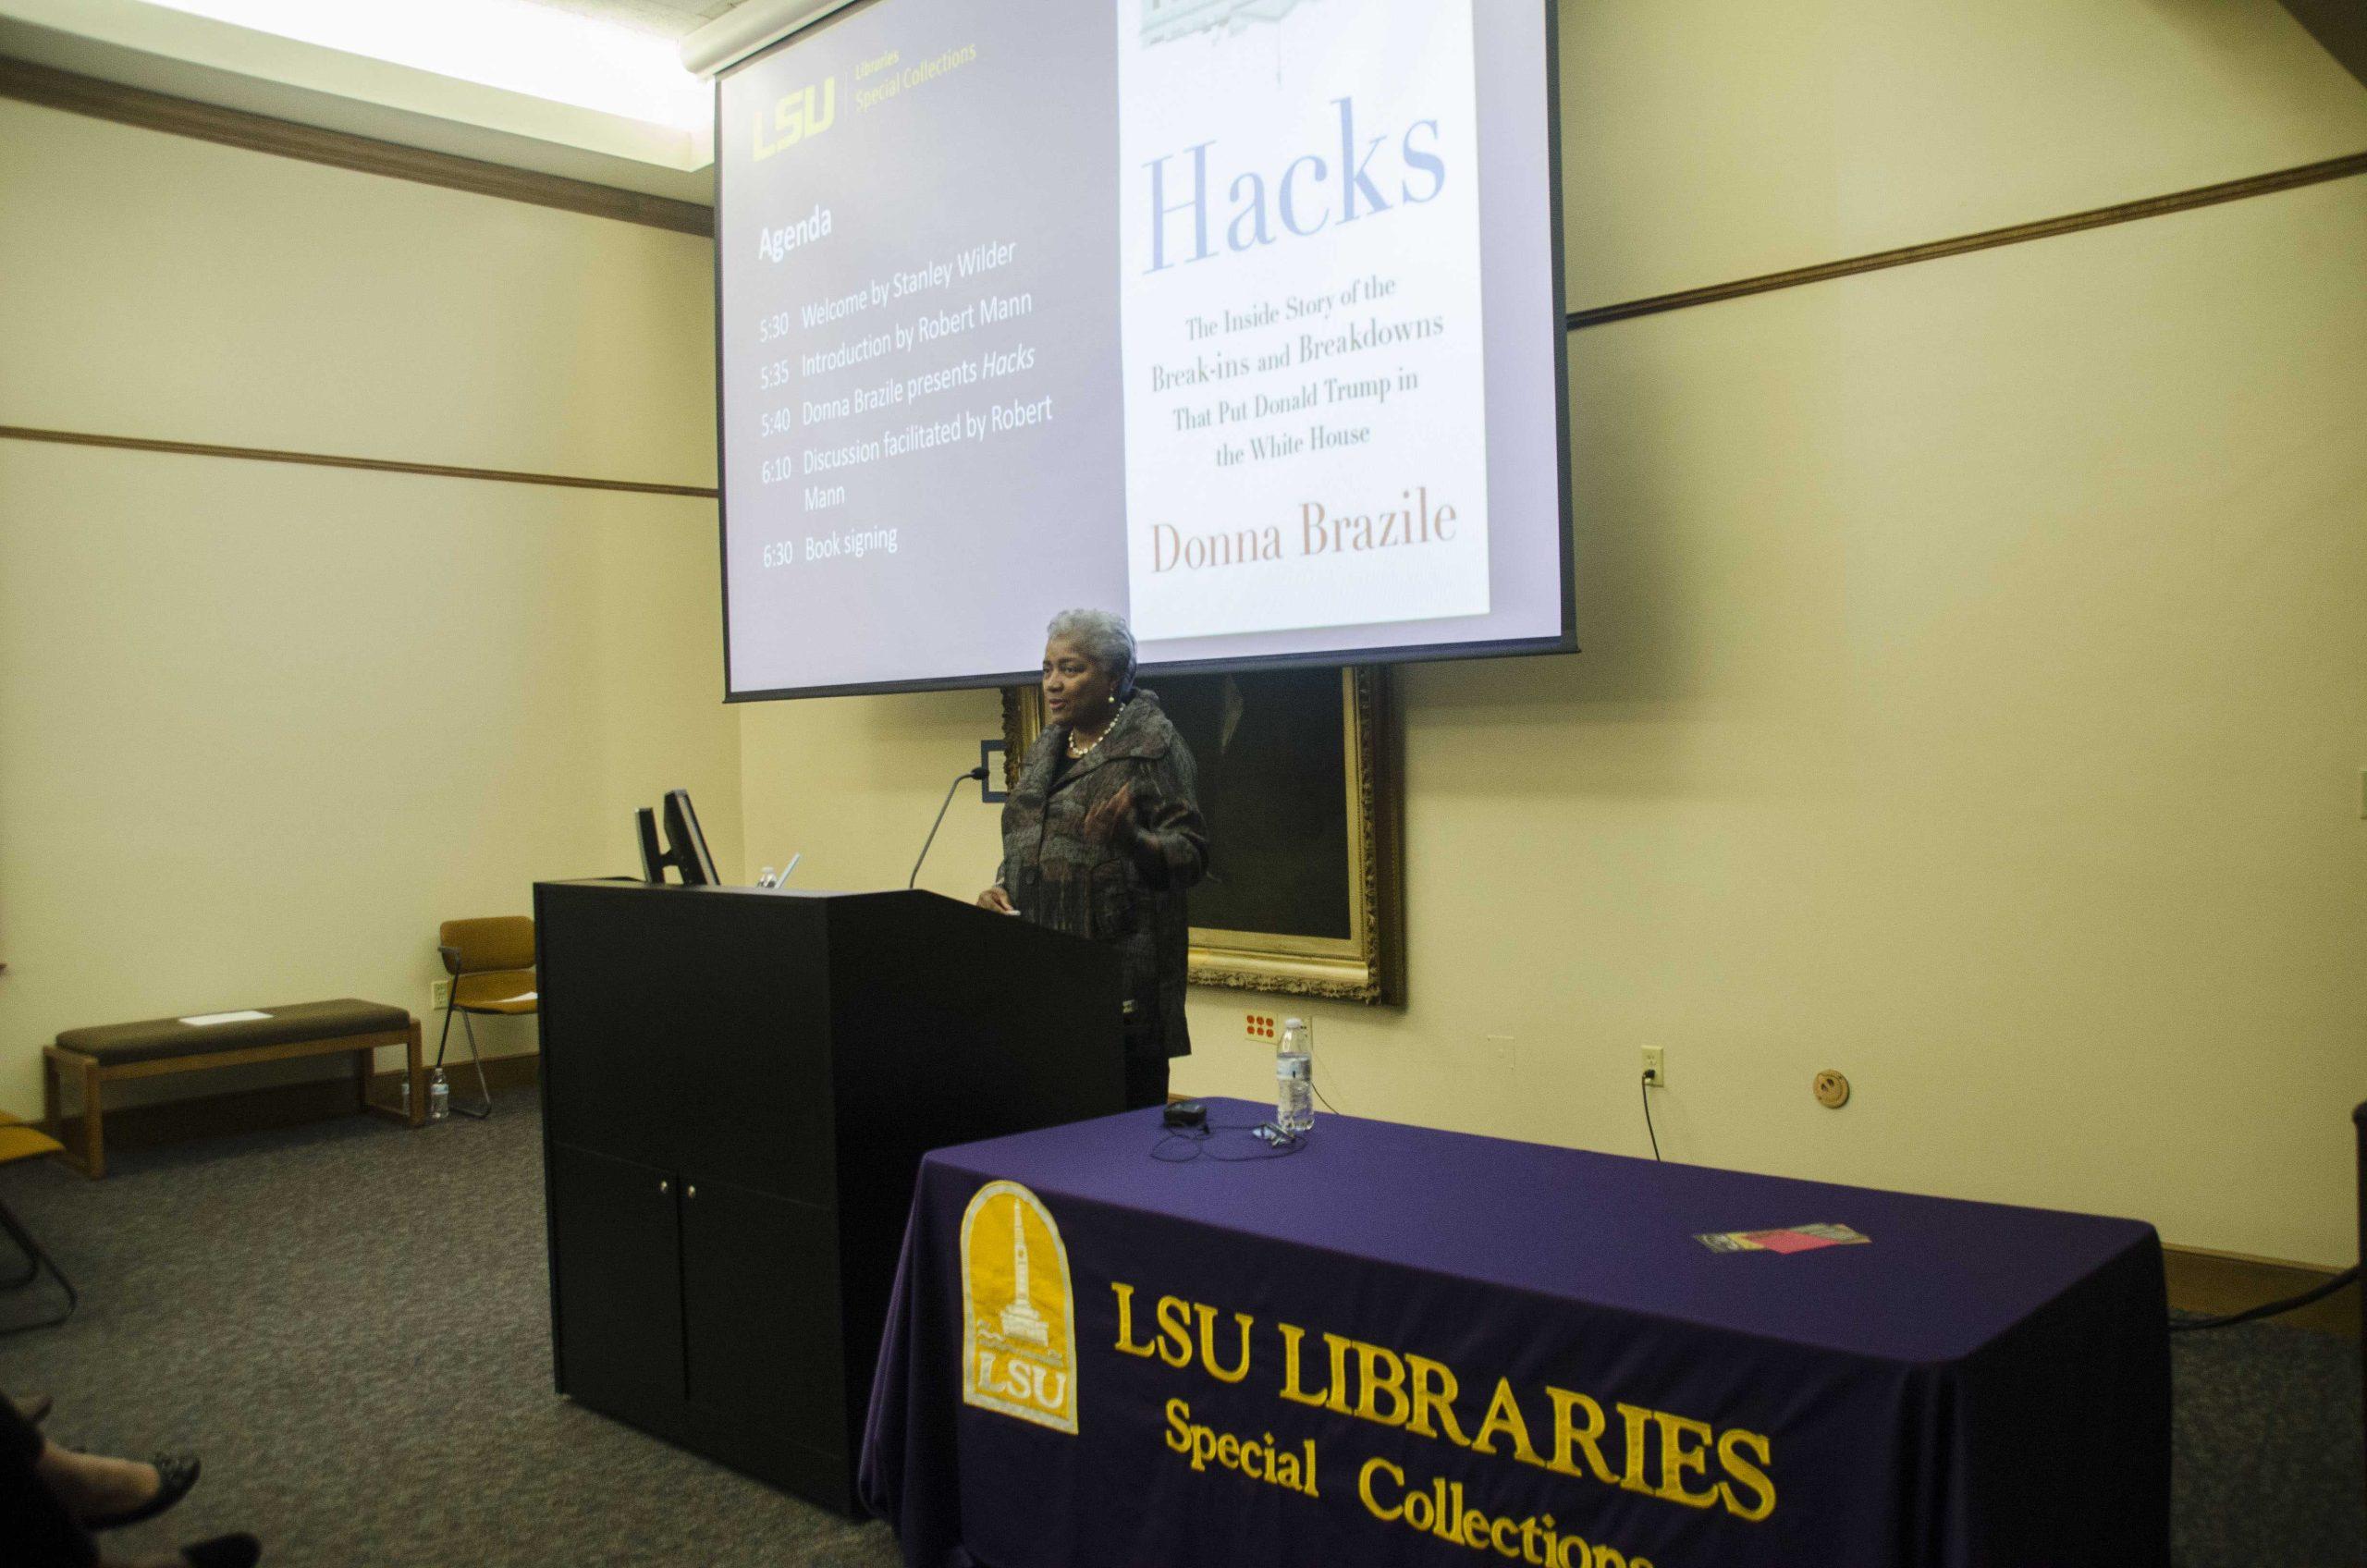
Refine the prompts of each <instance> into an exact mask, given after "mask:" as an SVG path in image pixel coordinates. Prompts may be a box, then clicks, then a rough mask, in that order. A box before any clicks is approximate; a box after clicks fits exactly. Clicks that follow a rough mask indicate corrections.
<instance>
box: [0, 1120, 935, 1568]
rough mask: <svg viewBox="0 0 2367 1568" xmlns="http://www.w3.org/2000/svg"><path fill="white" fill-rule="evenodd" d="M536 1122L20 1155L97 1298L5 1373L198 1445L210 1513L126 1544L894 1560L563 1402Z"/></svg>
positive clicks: (0, 1374)
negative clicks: (243, 1536)
mask: <svg viewBox="0 0 2367 1568" xmlns="http://www.w3.org/2000/svg"><path fill="white" fill-rule="evenodd" d="M541 1121H542V1118H541V1115H540V1109H539V1107H538V1105H537V1104H536V1101H535V1097H534V1095H533V1091H531V1090H526V1091H521V1092H516V1093H510V1094H506V1095H503V1096H499V1097H498V1099H497V1109H495V1112H494V1116H493V1120H491V1121H484V1122H474V1121H463V1120H461V1119H460V1118H457V1117H456V1118H454V1119H453V1120H452V1121H448V1122H445V1123H443V1124H441V1125H437V1126H434V1127H429V1128H426V1129H424V1130H423V1131H421V1132H418V1133H412V1132H409V1131H407V1130H405V1129H403V1128H400V1127H396V1126H392V1125H390V1124H388V1123H386V1122H384V1121H378V1120H377V1119H375V1118H371V1119H368V1120H366V1121H365V1120H363V1119H362V1118H359V1117H356V1118H349V1119H346V1120H343V1121H328V1122H320V1123H315V1124H313V1125H311V1126H307V1127H301V1128H297V1129H292V1130H289V1131H287V1132H280V1133H259V1134H255V1135H252V1136H247V1137H235V1138H222V1139H215V1140H211V1141H207V1142H203V1143H197V1144H188V1145H180V1146H178V1147H175V1148H169V1149H157V1150H152V1151H146V1152H128V1153H124V1154H121V1155H119V1156H118V1155H116V1154H114V1153H113V1152H112V1151H110V1155H109V1159H108V1164H109V1166H110V1167H111V1169H112V1170H113V1172H114V1173H113V1174H111V1175H109V1177H108V1178H107V1180H105V1181H104V1182H86V1181H84V1180H83V1179H82V1178H81V1177H80V1176H77V1175H74V1174H73V1173H72V1172H70V1171H67V1170H64V1169H63V1168H61V1167H59V1166H57V1165H55V1163H54V1162H43V1163H42V1164H39V1165H31V1166H17V1167H11V1168H9V1169H8V1170H5V1171H0V1198H5V1199H6V1202H7V1203H8V1204H9V1206H10V1207H13V1208H14V1209H15V1210H16V1211H17V1214H18V1217H19V1218H20V1219H23V1220H24V1221H25V1223H26V1226H27V1228H28V1229H30V1230H31V1231H32V1232H33V1234H34V1235H36V1236H38V1237H40V1238H41V1240H42V1242H43V1244H44V1245H46V1246H47V1247H48V1248H49V1249H50V1250H51V1251H52V1252H53V1253H55V1254H56V1255H57V1258H58V1261H59V1262H60V1263H61V1264H62V1265H63V1266H64V1267H65V1268H66V1271H67V1273H68V1274H70V1275H72V1276H73V1278H74V1281H75V1283H77V1284H78V1285H80V1286H81V1288H82V1292H83V1305H82V1309H81V1311H80V1313H79V1314H78V1315H77V1316H76V1317H74V1318H73V1320H72V1321H71V1322H69V1323H67V1325H66V1326H65V1327H64V1328H62V1329H44V1330H37V1331H35V1332H34V1333H31V1334H29V1335H18V1336H17V1337H16V1338H14V1339H11V1340H0V1388H6V1389H7V1390H11V1391H24V1390H33V1389H43V1390H49V1391H50V1392H52V1393H54V1394H55V1396H56V1399H57V1413H56V1415H53V1416H52V1417H51V1418H50V1423H49V1427H50V1431H51V1433H52V1435H53V1436H55V1437H56V1438H57V1439H58V1440H60V1441H62V1442H66V1443H68V1444H69V1445H71V1446H74V1447H78V1448H87V1449H98V1450H104V1451H107V1452H119V1453H128V1454H135V1455H145V1454H147V1453H149V1452H152V1451H153V1450H154V1449H156V1448H159V1447H170V1448H188V1449H192V1450H195V1451H196V1452H200V1453H201V1454H202V1455H203V1457H204V1460H205V1475H204V1477H203V1479H202V1481H201V1482H200V1484H199V1486H198V1488H197V1490H196V1491H195V1492H194V1493H192V1494H191V1495H190V1500H189V1501H187V1502H185V1503H183V1504H182V1505H181V1506H180V1507H179V1508H178V1509H177V1510H175V1511H174V1513H172V1514H171V1515H169V1516H168V1517H167V1518H166V1519H164V1520H160V1521H158V1522H156V1523H155V1524H153V1525H145V1526H142V1527H141V1529H140V1530H139V1531H137V1532H130V1533H129V1535H130V1537H131V1538H132V1540H134V1541H137V1542H140V1543H148V1544H151V1547H152V1550H153V1549H163V1548H168V1547H169V1546H171V1545H174V1544H177V1543H178V1542H181V1541H185V1540H194V1539H198V1538H200V1537H204V1536H209V1535H215V1534H218V1533H220V1532H223V1531H227V1530H235V1529H247V1530H252V1531H253V1532H254V1533H255V1534H256V1535H258V1536H261V1537H263V1540H264V1562H265V1563H267V1564H324V1565H325V1564H336V1565H338V1568H369V1565H371V1564H377V1563H393V1564H403V1565H406V1568H409V1565H413V1564H418V1565H431V1564H432V1565H436V1568H458V1565H460V1564H477V1563H484V1564H489V1565H502V1568H509V1565H513V1564H515V1565H520V1568H523V1565H526V1564H537V1565H539V1564H551V1565H554V1568H556V1565H559V1564H595V1565H600V1568H624V1565H627V1564H635V1565H640V1564H650V1565H656V1564H666V1565H668V1568H672V1565H678V1564H692V1563H695V1564H700V1565H701V1568H705V1565H709V1564H712V1565H715V1568H739V1565H742V1564H746V1565H749V1568H755V1565H758V1564H761V1565H763V1568H782V1565H783V1564H790V1563H813V1564H816V1565H823V1568H856V1565H864V1568H886V1565H888V1564H891V1563H895V1562H898V1561H899V1558H898V1556H897V1552H896V1543H895V1539H894V1537H892V1536H891V1535H889V1532H888V1530H887V1528H886V1526H884V1525H877V1524H872V1525H856V1524H853V1523H852V1522H851V1521H848V1520H846V1519H842V1518H840V1517H839V1516H838V1515H836V1514H833V1513H828V1512H826V1511H824V1510H822V1509H818V1508H815V1507H812V1506H810V1505H808V1504H806V1503H803V1502H801V1501H797V1500H795V1499H793V1498H789V1497H785V1496H783V1495H782V1494H781V1493H779V1492H777V1491H774V1490H772V1489H771V1488H767V1487H765V1486H761V1485H759V1484H757V1483H756V1482H754V1481H749V1480H745V1479H743V1478H742V1477H741V1476H736V1475H733V1474H732V1473H731V1472H730V1471H728V1470H724V1469H722V1468H720V1467H718V1466H717V1465H714V1464H708V1463H707V1462H705V1460H702V1459H699V1458H696V1457H695V1456H693V1455H692V1454H689V1453H685V1452H682V1451H681V1450H679V1449H676V1448H672V1447H669V1446H668V1445H667V1444H665V1443H662V1442H659V1441H656V1439H650V1438H646V1437H644V1436H642V1435H641V1434H640V1433H638V1432H635V1431H633V1430H632V1429H630V1428H629V1427H622V1426H619V1425H618V1424H617V1423H615V1422H612V1421H608V1420H605V1419H603V1418H601V1417H600V1416H597V1415H593V1414H591V1413H590V1412H588V1411H584V1410H580V1409H578V1408H576V1407H575V1406H574V1405H572V1404H570V1403H568V1402H567V1401H565V1400H562V1399H560V1398H558V1396H556V1395H555V1394H553V1393H552V1391H551V1361H550V1295H549V1288H548V1276H547V1274H546V1270H545V1268H544V1245H545V1231H544V1228H543V1169H542V1142H541V1135H540V1133H541ZM13 1305H15V1304H14V1303H13V1302H6V1300H5V1298H0V1310H6V1309H7V1308H8V1307H10V1306H13ZM5 1556H6V1552H5V1551H0V1558H5Z"/></svg>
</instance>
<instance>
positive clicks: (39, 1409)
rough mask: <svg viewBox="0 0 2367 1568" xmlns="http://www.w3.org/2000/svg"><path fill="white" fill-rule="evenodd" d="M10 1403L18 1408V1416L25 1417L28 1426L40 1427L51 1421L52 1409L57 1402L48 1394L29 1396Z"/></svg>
mask: <svg viewBox="0 0 2367 1568" xmlns="http://www.w3.org/2000/svg"><path fill="white" fill-rule="evenodd" d="M8 1403H11V1404H13V1405H15V1406H16V1407H17V1414H18V1415H21V1416H23V1417H24V1419H25V1423H26V1425H28V1426H32V1427H38V1426H40V1425H41V1424H42V1423H43V1422H44V1421H46V1420H48V1419H49V1412H50V1408H51V1407H52V1406H53V1405H55V1403H57V1402H56V1401H55V1400H53V1399H51V1398H50V1397H49V1396H48V1395H47V1394H27V1395H26V1396H25V1397H24V1398H22V1399H12V1400H10V1401H9V1402H8Z"/></svg>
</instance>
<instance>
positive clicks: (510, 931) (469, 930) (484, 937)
mask: <svg viewBox="0 0 2367 1568" xmlns="http://www.w3.org/2000/svg"><path fill="white" fill-rule="evenodd" d="M435 943H436V946H435V950H436V952H437V953H438V954H440V955H441V956H442V958H443V960H444V972H445V973H446V974H449V975H450V976H451V977H452V991H451V996H450V998H449V1000H448V1001H447V1002H446V1004H445V1007H444V1032H443V1033H442V1034H441V1035H437V1036H436V1040H435V1065H436V1066H437V1067H442V1066H443V1065H444V1043H445V1042H446V1041H447V1040H448V1039H450V1038H451V1037H452V1014H454V1013H455V1012H457V1013H459V1014H460V1027H461V1029H462V1030H463V1031H464V1032H465V1033H466V1034H467V1035H468V1037H469V1059H470V1060H472V1061H474V1062H475V1063H476V1067H477V1093H478V1094H479V1095H481V1096H484V1104H483V1105H481V1106H479V1107H478V1108H477V1109H474V1110H471V1109H468V1108H467V1107H465V1106H457V1105H456V1106H454V1107H453V1108H452V1109H455V1110H457V1111H459V1112H460V1114H461V1115H463V1116H473V1117H475V1118H477V1119H478V1120H479V1121H483V1120H484V1118H486V1117H488V1116H491V1115H492V1114H493V1090H492V1089H491V1088H490V1087H489V1086H488V1085H487V1084H486V1083H485V1078H484V1058H483V1057H481V1056H479V1055H478V1054H477V1029H476V1025H475V1024H474V1023H472V1022H470V1020H471V1019H472V1018H473V1017H474V1016H475V1015H476V1014H478V1013H484V1014H485V1015H486V1016H488V1017H504V1016H506V1017H512V1018H514V1017H516V1016H517V1015H519V1014H520V1013H527V1012H533V1011H538V1009H539V1007H540V1003H539V1002H538V1000H537V998H536V997H535V994H534V923H533V921H532V920H530V919H528V918H527V917H526V916H524V915H522V914H505V915H501V916H498V917H497V918H495V919H491V920H448V921H446V922H445V923H444V924H443V925H440V926H438V927H436V931H435Z"/></svg>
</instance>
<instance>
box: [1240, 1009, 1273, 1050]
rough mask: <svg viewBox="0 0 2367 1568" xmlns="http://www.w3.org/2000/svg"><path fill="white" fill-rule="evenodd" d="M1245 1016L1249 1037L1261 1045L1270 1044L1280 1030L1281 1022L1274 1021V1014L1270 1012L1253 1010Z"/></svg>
mask: <svg viewBox="0 0 2367 1568" xmlns="http://www.w3.org/2000/svg"><path fill="white" fill-rule="evenodd" d="M1246 1016H1247V1023H1248V1028H1249V1037H1250V1038H1251V1039H1253V1040H1255V1041H1257V1043H1258V1044H1259V1045H1261V1046H1270V1045H1272V1044H1273V1043H1274V1037H1275V1036H1276V1035H1280V1034H1281V1033H1282V1024H1280V1023H1277V1022H1276V1021H1275V1018H1274V1015H1273V1014H1272V1013H1270V1012H1253V1013H1249V1014H1247V1015H1246Z"/></svg>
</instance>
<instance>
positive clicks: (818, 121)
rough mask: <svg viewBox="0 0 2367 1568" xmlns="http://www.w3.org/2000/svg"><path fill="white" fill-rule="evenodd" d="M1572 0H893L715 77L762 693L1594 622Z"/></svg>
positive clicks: (726, 422)
mask: <svg viewBox="0 0 2367 1568" xmlns="http://www.w3.org/2000/svg"><path fill="white" fill-rule="evenodd" d="M1554 78H1555V72H1554V38H1553V25H1552V6H1551V4H1550V3H1549V0H998V3H996V4H994V5H991V6H985V5H979V4H977V3H976V0H867V3H865V4H862V5H857V6H850V7H848V8H846V9H844V10H841V11H840V12H838V13H836V14H834V15H832V16H830V17H828V18H826V19H824V20H822V21H820V22H818V23H816V24H815V25H813V26H811V27H809V28H806V29H805V30H803V31H799V32H796V33H793V34H791V36H790V37H789V38H787V39H785V40H783V41H782V42H781V43H778V44H776V45H774V46H773V47H772V48H770V49H768V50H767V51H765V52H764V53H762V54H759V55H755V56H754V57H753V58H751V59H749V60H747V61H745V62H743V63H742V64H741V65H739V66H737V67H733V68H732V69H731V70H730V72H729V73H728V74H727V75H726V76H725V77H724V78H723V79H722V80H721V83H720V86H719V91H718V93H717V181H718V190H717V198H718V199H717V237H716V239H717V378H718V401H717V407H718V423H719V430H718V439H719V442H720V446H721V453H720V462H721V472H722V486H723V508H722V513H723V539H722V555H723V592H724V627H725V659H726V669H727V687H728V692H727V695H729V696H730V698H732V699H734V700H742V699H748V698H759V697H783V696H800V695H821V694H828V693H834V692H856V691H885V690H912V689H920V688H929V687H950V686H978V685H989V684H1000V683H1005V682H1008V681H1010V680H1014V679H1023V680H1024V679H1026V678H1027V677H1028V675H1029V673H1030V672H1032V671H1033V670H1034V669H1035V668H1036V663H1037V660H1038V656H1039V655H1040V653H1041V650H1042V641H1043V629H1044V624H1045V622H1046V620H1047V619H1049V617H1050V616H1051V615H1052V614H1053V613H1054V612H1055V611H1058V610H1061V609H1064V608H1067V607H1070V606H1098V607H1101V608H1108V609H1114V610H1117V611H1119V612H1120V613H1122V614H1123V615H1125V616H1126V617H1127V618H1128V619H1129V620H1130V621H1131V622H1132V623H1133V625H1134V631H1135V634H1136V636H1137V638H1138V640H1139V641H1140V643H1141V648H1142V655H1143V662H1144V664H1145V666H1146V667H1147V668H1183V669H1199V668H1213V667H1224V668H1232V667H1234V666H1243V665H1257V664H1312V663H1326V664H1337V663H1351V662H1370V661H1376V660H1396V659H1411V658H1444V657H1460V656H1470V655H1494V654H1512V653H1540V652H1553V651H1566V650H1568V649H1570V648H1572V647H1574V646H1575V645H1576V643H1575V629H1574V627H1573V624H1572V597H1573V586H1572V566H1571V558H1570V545H1569V537H1570V530H1569V521H1568V504H1569V503H1568V496H1569V474H1568V464H1569V457H1568V428H1569V424H1568V419H1567V402H1568V388H1567V374H1566V361H1565V358H1564V331H1563V301H1562V266H1561V244H1560V239H1561V230H1560V201H1559V178H1558V169H1557V156H1556V144H1555V141H1556V123H1557V116H1556V114H1555V99H1554V92H1555V80H1554Z"/></svg>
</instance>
